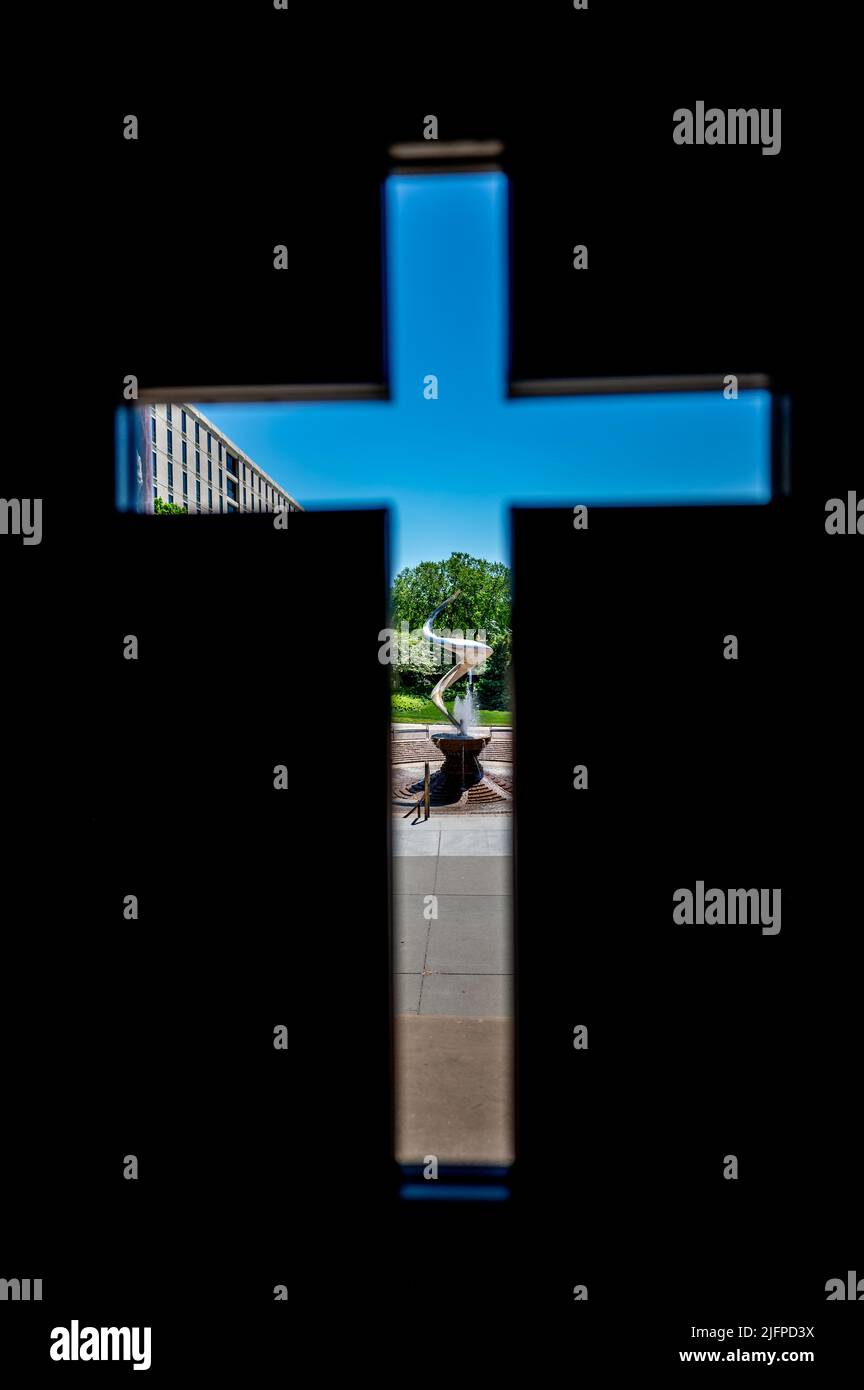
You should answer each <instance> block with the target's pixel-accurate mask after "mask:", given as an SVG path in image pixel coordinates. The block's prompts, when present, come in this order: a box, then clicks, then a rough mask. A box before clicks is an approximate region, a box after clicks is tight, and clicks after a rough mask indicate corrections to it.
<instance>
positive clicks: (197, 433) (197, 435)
mask: <svg viewBox="0 0 864 1390" xmlns="http://www.w3.org/2000/svg"><path fill="white" fill-rule="evenodd" d="M200 436H201V426H200V425H199V423H198V421H197V420H196V421H195V443H196V444H200V443H201V438H200Z"/></svg>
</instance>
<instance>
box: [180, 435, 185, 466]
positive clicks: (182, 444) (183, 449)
mask: <svg viewBox="0 0 864 1390" xmlns="http://www.w3.org/2000/svg"><path fill="white" fill-rule="evenodd" d="M180 452H181V453H182V455H183V462H184V463H185V462H186V440H185V439H184V440H183V441H182V443H181V445H180Z"/></svg>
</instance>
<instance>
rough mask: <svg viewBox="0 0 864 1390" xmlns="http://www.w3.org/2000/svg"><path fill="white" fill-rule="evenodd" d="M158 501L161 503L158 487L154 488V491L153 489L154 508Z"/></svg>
mask: <svg viewBox="0 0 864 1390" xmlns="http://www.w3.org/2000/svg"><path fill="white" fill-rule="evenodd" d="M158 501H159V489H158V487H154V489H153V506H154V507H155V506H156V503H157V502H158Z"/></svg>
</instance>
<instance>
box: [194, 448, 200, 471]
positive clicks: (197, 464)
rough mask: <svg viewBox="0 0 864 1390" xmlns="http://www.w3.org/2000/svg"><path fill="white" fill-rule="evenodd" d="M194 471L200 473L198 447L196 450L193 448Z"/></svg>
mask: <svg viewBox="0 0 864 1390" xmlns="http://www.w3.org/2000/svg"><path fill="white" fill-rule="evenodd" d="M195 472H196V473H200V472H201V451H200V449H196V450H195Z"/></svg>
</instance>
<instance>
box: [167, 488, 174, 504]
mask: <svg viewBox="0 0 864 1390" xmlns="http://www.w3.org/2000/svg"><path fill="white" fill-rule="evenodd" d="M168 501H169V502H170V503H171V506H172V507H173V506H174V493H173V492H169V493H168Z"/></svg>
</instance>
